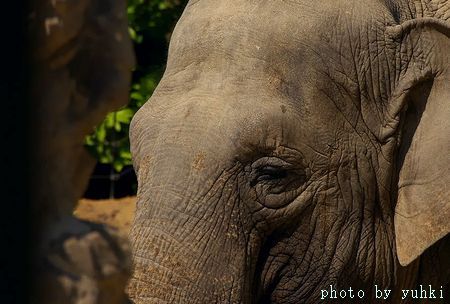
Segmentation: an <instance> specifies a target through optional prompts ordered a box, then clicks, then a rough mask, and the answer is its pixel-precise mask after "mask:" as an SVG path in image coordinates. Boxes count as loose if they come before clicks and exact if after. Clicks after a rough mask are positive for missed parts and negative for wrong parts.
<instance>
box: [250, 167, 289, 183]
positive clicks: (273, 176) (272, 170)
mask: <svg viewBox="0 0 450 304" xmlns="http://www.w3.org/2000/svg"><path fill="white" fill-rule="evenodd" d="M287 175H288V172H287V170H285V169H283V168H278V167H273V166H264V167H262V168H260V169H258V170H257V172H256V176H255V178H254V179H253V180H252V182H251V183H250V185H251V186H252V187H253V186H255V185H256V184H257V183H259V182H263V181H277V180H280V179H283V178H285V177H287Z"/></svg>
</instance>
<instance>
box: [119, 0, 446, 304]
mask: <svg viewBox="0 0 450 304" xmlns="http://www.w3.org/2000/svg"><path fill="white" fill-rule="evenodd" d="M449 36H450V4H449V3H448V2H447V1H446V0H377V1H374V0H345V1H344V0H324V1H313V0H289V1H274V0H262V1H253V0H227V1H222V0H191V1H189V2H188V4H187V6H186V8H185V10H184V12H183V14H182V16H181V18H180V20H179V21H178V23H177V25H176V27H175V29H174V32H173V34H172V37H171V41H170V45H169V51H168V60H167V66H166V70H165V72H164V75H163V77H162V80H161V81H160V83H159V85H158V86H157V88H156V90H155V92H154V93H153V95H152V97H151V98H150V99H149V101H148V102H147V103H146V104H145V105H144V106H143V107H142V108H141V109H140V110H139V111H138V112H137V113H136V115H135V116H134V118H133V120H132V123H131V126H130V143H131V152H132V156H133V165H134V168H135V170H136V173H137V177H138V194H137V196H138V198H137V207H136V214H135V217H134V221H133V224H132V228H131V232H130V239H131V247H132V259H133V275H132V277H131V279H130V281H129V283H128V287H127V292H128V293H129V295H130V298H131V299H132V300H133V301H134V303H242V304H248V303H328V302H335V303H363V302H364V303H378V302H379V301H380V300H381V299H382V300H383V301H384V302H385V303H411V302H413V303H415V302H420V301H422V302H424V303H429V302H437V303H439V302H441V303H443V302H445V301H447V302H448V298H449V294H448V289H449V287H450V285H449V282H450V258H449V256H450V237H449V232H450V220H449V219H450V200H449V197H450V191H449V187H448V186H449V185H450V172H449V170H450V159H449V155H450V154H449V151H450V134H449V132H448V130H449V128H450V107H449V100H450V86H449V84H450V65H449V59H450V53H449V52H448V50H449V49H450V39H449ZM419 288H422V289H423V288H427V290H428V288H429V289H430V291H429V292H428V293H427V295H425V296H423V294H422V299H417V297H418V296H417V291H418V290H419V292H420V289H419ZM349 289H352V290H353V297H354V298H351V297H350V292H349ZM431 289H435V290H436V291H433V292H431ZM380 290H385V291H386V292H387V291H389V292H387V294H388V297H383V298H380V295H379V292H381V291H380ZM405 290H406V291H408V292H409V291H411V293H413V292H414V291H415V292H416V296H415V297H414V296H406V297H405V292H404V291H405ZM342 291H344V293H342ZM356 291H358V292H359V295H358V294H356ZM408 292H407V294H408ZM327 293H328V295H327ZM333 294H337V296H336V297H333ZM345 294H346V295H345ZM327 296H328V297H327ZM330 296H331V297H330ZM433 296H434V297H435V298H436V299H434V298H433ZM430 298H431V299H430Z"/></svg>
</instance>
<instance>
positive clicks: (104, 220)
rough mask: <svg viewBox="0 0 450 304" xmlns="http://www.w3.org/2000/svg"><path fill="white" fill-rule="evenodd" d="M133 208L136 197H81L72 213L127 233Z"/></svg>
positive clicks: (80, 217)
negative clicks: (102, 198) (96, 198)
mask: <svg viewBox="0 0 450 304" xmlns="http://www.w3.org/2000/svg"><path fill="white" fill-rule="evenodd" d="M135 208H136V197H125V198H121V199H108V200H89V199H81V200H80V201H79V202H78V204H77V206H76V208H75V211H74V215H75V216H76V217H78V218H79V219H82V220H88V221H92V222H95V223H101V224H107V225H110V226H112V227H115V228H118V229H119V230H120V231H121V232H123V233H125V234H128V232H129V230H130V225H131V223H132V221H133V216H134V211H135Z"/></svg>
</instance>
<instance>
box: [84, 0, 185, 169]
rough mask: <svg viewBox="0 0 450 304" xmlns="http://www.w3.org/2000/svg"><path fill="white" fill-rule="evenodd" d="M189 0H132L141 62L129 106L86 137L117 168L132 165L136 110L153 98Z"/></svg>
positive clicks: (131, 23) (102, 159)
mask: <svg viewBox="0 0 450 304" xmlns="http://www.w3.org/2000/svg"><path fill="white" fill-rule="evenodd" d="M186 3H187V0H129V1H128V7H127V13H128V20H129V33H130V37H131V38H132V40H133V43H134V49H135V54H136V62H137V66H136V69H135V71H134V72H133V83H132V85H131V90H130V100H129V104H128V105H127V106H126V107H123V108H121V109H119V110H118V111H115V112H111V113H109V114H108V115H107V116H106V117H105V119H104V121H103V122H102V123H100V124H99V125H98V126H96V127H95V128H94V132H93V133H92V134H90V135H88V136H87V137H86V140H85V146H86V148H87V149H88V151H89V152H90V153H91V154H92V155H93V156H94V157H96V158H97V160H98V161H99V162H101V163H104V164H112V165H113V167H114V169H115V170H116V171H117V172H120V171H121V170H122V169H123V167H124V166H127V165H131V154H130V142H129V140H128V132H129V126H130V122H131V119H132V117H133V115H134V114H135V113H136V111H137V110H138V109H139V108H140V107H142V106H143V105H144V103H145V102H146V101H147V100H148V99H149V98H150V96H151V94H152V93H153V91H154V89H155V88H156V86H157V84H158V82H159V80H160V79H161V76H162V74H163V71H164V68H165V67H164V63H165V61H166V56H167V47H168V40H169V37H170V34H171V32H172V30H173V27H174V25H175V23H176V21H177V20H178V19H179V17H180V16H181V13H182V11H183V9H184V6H185V5H186Z"/></svg>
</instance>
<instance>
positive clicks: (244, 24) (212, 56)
mask: <svg viewBox="0 0 450 304" xmlns="http://www.w3.org/2000/svg"><path fill="white" fill-rule="evenodd" d="M319 17H320V16H319V15H318V14H317V12H316V11H314V10H313V9H311V8H308V7H307V6H305V5H301V4H299V3H296V2H295V1H236V0H234V1H233V0H231V1H215V0H201V1H197V2H194V3H193V4H191V5H189V6H188V7H187V9H186V11H185V13H184V14H183V17H182V18H181V19H180V21H179V23H178V25H177V27H176V29H175V31H174V33H173V35H172V38H171V45H170V50H169V60H168V67H167V72H168V74H169V75H170V74H174V73H178V72H180V71H183V70H184V69H186V68H187V67H189V68H195V69H196V70H197V71H199V72H200V71H205V70H214V69H216V70H221V71H222V72H224V73H226V72H227V71H231V70H232V69H233V68H237V67H238V68H240V69H241V74H243V73H245V72H248V74H252V75H256V74H258V73H262V72H263V73H266V74H267V72H269V74H277V72H278V74H285V73H286V72H287V71H292V72H294V71H295V69H293V68H294V67H298V68H300V66H301V65H302V63H303V62H304V61H305V60H307V58H311V57H313V56H314V54H316V53H317V50H316V49H315V48H316V44H317V41H318V40H319V36H318V32H319V31H320V30H321V29H322V28H324V27H325V23H326V20H324V19H323V18H319ZM305 52H308V55H307V56H306V55H305V54H304V53H305ZM299 70H300V69H297V71H299ZM297 76H298V75H297ZM282 77H283V78H289V77H288V76H287V75H282Z"/></svg>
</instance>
